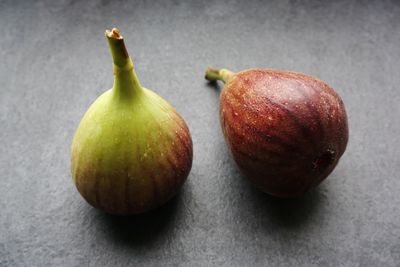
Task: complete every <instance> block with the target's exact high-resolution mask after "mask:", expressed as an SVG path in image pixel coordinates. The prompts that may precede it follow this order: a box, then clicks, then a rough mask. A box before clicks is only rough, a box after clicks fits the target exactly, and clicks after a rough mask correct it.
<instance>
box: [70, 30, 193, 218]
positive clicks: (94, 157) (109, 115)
mask: <svg viewBox="0 0 400 267" xmlns="http://www.w3.org/2000/svg"><path fill="white" fill-rule="evenodd" d="M114 31H115V32H114ZM106 36H107V38H108V39H109V42H110V48H111V52H112V54H113V59H114V74H115V81H114V87H113V88H112V89H110V90H108V91H106V92H105V93H103V94H102V95H101V96H100V97H99V98H98V99H97V100H96V101H95V102H94V103H93V104H92V105H91V106H90V108H89V109H88V111H87V112H86V113H85V115H84V116H83V118H82V120H81V122H80V124H79V127H78V129H77V131H76V133H75V136H74V139H73V142H72V152H71V170H72V177H73V181H74V182H75V185H76V187H77V189H78V191H79V192H80V194H81V195H82V196H83V197H84V199H85V200H86V201H87V202H88V203H90V204H91V205H92V206H94V207H96V208H99V209H101V210H104V211H105V212H107V213H112V214H121V215H124V214H136V213H142V212H146V211H148V210H151V209H154V208H156V207H158V206H160V205H162V204H164V203H165V202H167V201H168V200H169V199H170V198H172V197H173V196H174V195H175V194H176V193H177V192H178V190H179V188H180V187H181V186H182V184H183V183H184V182H185V180H186V178H187V176H188V174H189V172H190V169H191V164H192V140H191V136H190V133H189V129H188V127H187V125H186V123H185V121H184V120H183V119H182V117H181V116H180V115H179V114H178V113H177V112H176V110H175V109H174V108H173V107H172V106H171V105H170V104H169V103H167V101H165V100H164V99H162V98H161V97H160V96H158V95H157V94H155V93H154V92H152V91H150V90H148V89H145V88H143V87H142V86H141V85H140V83H139V81H138V79H137V77H136V74H135V72H134V69H133V64H132V61H131V60H130V58H129V57H128V56H127V53H125V52H126V49H125V46H124V44H123V40H122V37H120V35H119V32H118V31H117V30H116V29H114V30H113V32H111V33H110V32H108V35H106ZM124 50H125V52H124Z"/></svg>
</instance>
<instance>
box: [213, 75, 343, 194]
mask: <svg viewBox="0 0 400 267" xmlns="http://www.w3.org/2000/svg"><path fill="white" fill-rule="evenodd" d="M207 73H208V77H207V78H208V79H209V80H216V79H218V78H220V79H221V80H223V81H225V86H224V89H223V91H222V93H221V96H220V119H221V126H222V130H223V133H224V137H225V139H226V141H227V143H228V145H229V147H230V150H231V151H232V154H233V158H234V160H235V162H236V163H237V165H238V166H239V168H240V169H241V170H242V172H243V173H244V174H245V175H246V176H247V177H248V178H249V179H250V180H251V181H252V182H253V183H254V184H255V185H256V186H257V187H258V188H260V189H261V190H262V191H264V192H266V193H269V194H271V195H274V196H278V197H295V196H300V195H302V194H304V193H305V192H307V191H308V190H310V189H311V188H313V187H315V186H317V185H318V184H319V183H320V182H321V181H323V180H324V179H325V178H326V177H327V176H328V175H329V174H330V173H331V172H332V170H333V169H334V168H335V166H336V165H337V163H338V161H339V158H340V157H341V156H342V154H343V153H344V151H345V149H346V145H347V141H348V123H347V115H346V111H345V107H344V104H343V101H342V100H341V98H340V97H339V95H338V94H337V93H336V92H335V91H334V90H333V89H332V88H331V87H329V86H328V85H327V84H325V83H324V82H322V81H320V80H318V79H316V78H313V77H310V76H307V75H305V74H301V73H295V72H289V71H278V70H271V69H250V70H245V71H242V72H239V73H237V74H234V73H232V72H230V71H228V70H224V69H223V70H213V69H211V70H208V72H207Z"/></svg>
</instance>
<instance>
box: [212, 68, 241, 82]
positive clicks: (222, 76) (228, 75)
mask: <svg viewBox="0 0 400 267" xmlns="http://www.w3.org/2000/svg"><path fill="white" fill-rule="evenodd" d="M234 75H235V73H234V72H232V71H230V70H227V69H214V68H207V70H206V79H207V80H209V81H217V80H220V81H223V82H224V83H227V82H228V81H229V80H230V79H232V77H233V76H234Z"/></svg>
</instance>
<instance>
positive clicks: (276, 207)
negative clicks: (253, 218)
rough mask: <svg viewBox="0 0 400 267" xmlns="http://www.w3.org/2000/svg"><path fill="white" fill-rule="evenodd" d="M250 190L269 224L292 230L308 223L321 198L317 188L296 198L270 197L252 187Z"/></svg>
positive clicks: (314, 213) (315, 211)
mask: <svg viewBox="0 0 400 267" xmlns="http://www.w3.org/2000/svg"><path fill="white" fill-rule="evenodd" d="M251 190H252V191H254V192H253V195H254V200H255V201H257V202H258V203H259V205H260V206H261V207H264V212H263V213H264V215H265V216H268V218H269V221H270V223H272V224H275V225H279V226H282V227H286V228H292V229H294V228H297V227H300V226H301V225H303V224H305V223H307V222H309V221H310V220H311V219H312V218H313V215H316V213H317V211H318V208H319V206H320V204H321V200H322V198H323V196H322V194H321V192H320V191H319V188H315V189H313V190H311V191H310V192H307V193H306V194H305V195H303V196H301V197H296V198H278V197H274V196H270V195H268V194H265V193H262V192H260V191H259V190H258V189H256V188H254V187H253V188H252V189H251ZM256 191H257V192H256Z"/></svg>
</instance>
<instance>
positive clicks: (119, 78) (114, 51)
mask: <svg viewBox="0 0 400 267" xmlns="http://www.w3.org/2000/svg"><path fill="white" fill-rule="evenodd" d="M105 36H106V38H107V40H108V44H109V47H110V52H111V55H112V58H113V63H114V86H113V90H115V93H117V94H119V95H120V96H122V97H127V98H129V97H131V96H134V95H136V94H138V93H140V92H141V91H142V87H141V85H140V82H139V79H138V77H137V75H136V72H135V69H134V66H133V62H132V59H131V58H130V57H129V54H128V51H127V50H126V47H125V43H124V38H123V37H122V35H121V34H120V31H119V30H118V29H117V28H113V29H112V30H111V31H109V30H106V32H105Z"/></svg>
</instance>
